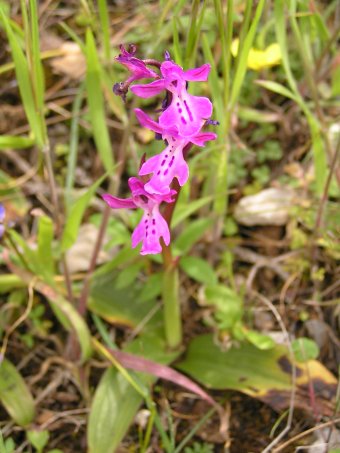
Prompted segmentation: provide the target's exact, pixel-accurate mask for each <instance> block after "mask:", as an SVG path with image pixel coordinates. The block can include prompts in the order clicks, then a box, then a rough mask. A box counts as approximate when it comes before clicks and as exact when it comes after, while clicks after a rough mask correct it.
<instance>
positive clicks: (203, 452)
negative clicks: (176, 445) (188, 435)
mask: <svg viewBox="0 0 340 453" xmlns="http://www.w3.org/2000/svg"><path fill="white" fill-rule="evenodd" d="M213 452H214V446H213V445H212V444H207V443H206V442H204V443H203V444H200V443H198V442H194V443H193V444H192V446H191V447H185V449H184V453H213Z"/></svg>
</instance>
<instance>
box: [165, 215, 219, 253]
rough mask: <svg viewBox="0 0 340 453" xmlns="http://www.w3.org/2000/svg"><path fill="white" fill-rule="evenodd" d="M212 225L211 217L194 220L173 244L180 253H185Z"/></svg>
mask: <svg viewBox="0 0 340 453" xmlns="http://www.w3.org/2000/svg"><path fill="white" fill-rule="evenodd" d="M211 225H212V220H211V219H198V220H194V221H193V222H191V223H190V224H189V225H188V226H187V227H185V228H184V230H183V232H182V233H181V234H180V235H179V236H178V237H177V238H176V239H175V241H174V244H173V245H174V247H175V248H176V250H178V252H179V253H180V254H182V255H185V254H186V253H188V252H189V250H190V249H191V247H192V246H193V245H194V244H195V243H196V242H197V241H198V240H199V239H200V238H201V237H202V236H203V234H204V233H205V232H206V230H207V229H208V228H209V227H210V226H211Z"/></svg>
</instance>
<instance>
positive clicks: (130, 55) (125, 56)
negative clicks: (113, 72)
mask: <svg viewBox="0 0 340 453" xmlns="http://www.w3.org/2000/svg"><path fill="white" fill-rule="evenodd" d="M129 50H130V52H129V51H127V50H126V49H125V48H124V46H123V45H121V46H120V52H121V53H120V54H119V55H118V57H116V60H117V61H118V62H119V63H121V64H122V65H124V66H125V67H126V68H127V69H128V70H129V71H130V72H131V77H130V78H129V79H128V80H129V81H130V82H132V81H133V80H139V79H145V78H159V75H158V74H157V73H156V72H154V71H152V70H151V69H149V68H148V67H147V66H146V64H145V63H144V62H143V61H142V60H140V59H139V58H136V57H135V56H134V55H135V53H136V46H134V45H130V46H129Z"/></svg>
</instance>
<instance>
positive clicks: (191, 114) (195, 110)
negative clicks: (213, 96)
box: [159, 90, 212, 137]
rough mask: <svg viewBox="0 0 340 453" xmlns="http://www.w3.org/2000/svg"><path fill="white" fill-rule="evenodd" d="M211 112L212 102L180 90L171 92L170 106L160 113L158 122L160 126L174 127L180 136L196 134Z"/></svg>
mask: <svg viewBox="0 0 340 453" xmlns="http://www.w3.org/2000/svg"><path fill="white" fill-rule="evenodd" d="M211 113H212V104H211V102H210V101H209V99H208V98H205V97H199V96H191V95H190V94H188V93H187V92H186V90H182V92H181V94H180V95H178V94H177V93H174V94H173V99H172V102H171V104H170V106H169V107H168V108H167V109H166V110H165V111H164V112H163V113H162V115H161V116H160V118H159V124H160V125H161V126H162V127H164V128H165V127H167V128H174V127H175V126H177V128H178V133H179V135H180V136H182V137H189V136H191V135H195V134H197V133H198V132H199V131H200V130H201V128H202V126H203V125H204V123H205V119H207V118H209V117H210V116H211Z"/></svg>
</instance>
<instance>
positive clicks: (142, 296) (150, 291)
mask: <svg viewBox="0 0 340 453" xmlns="http://www.w3.org/2000/svg"><path fill="white" fill-rule="evenodd" d="M162 278H163V275H162V272H158V273H155V274H152V275H149V276H148V278H147V280H146V282H145V283H144V284H143V287H142V289H141V292H140V293H139V301H140V302H146V301H148V300H154V301H155V300H156V298H157V297H158V296H159V295H160V294H161V292H162Z"/></svg>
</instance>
